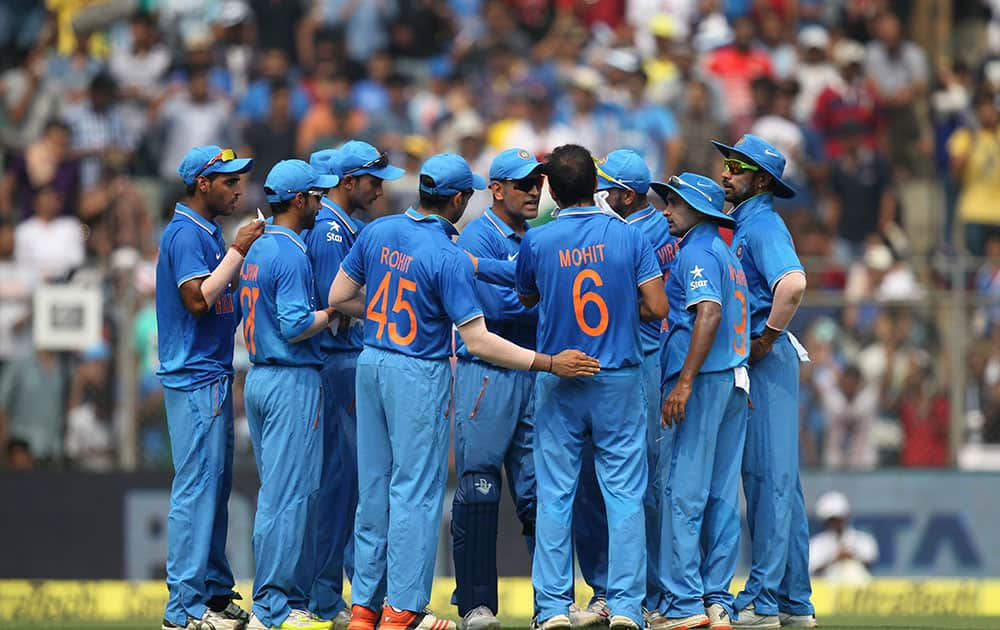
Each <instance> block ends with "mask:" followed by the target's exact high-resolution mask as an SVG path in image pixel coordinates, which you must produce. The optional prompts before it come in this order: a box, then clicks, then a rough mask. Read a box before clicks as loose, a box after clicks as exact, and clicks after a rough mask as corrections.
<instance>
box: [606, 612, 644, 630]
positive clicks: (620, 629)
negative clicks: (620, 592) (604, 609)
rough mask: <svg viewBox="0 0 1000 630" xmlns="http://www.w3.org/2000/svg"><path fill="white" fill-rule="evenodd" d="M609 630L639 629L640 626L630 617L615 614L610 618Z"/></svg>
mask: <svg viewBox="0 0 1000 630" xmlns="http://www.w3.org/2000/svg"><path fill="white" fill-rule="evenodd" d="M611 630H640V628H639V624H637V623H636V622H635V621H633V620H632V618H631V617H626V616H625V615H615V616H614V617H612V618H611Z"/></svg>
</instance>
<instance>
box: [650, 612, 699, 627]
mask: <svg viewBox="0 0 1000 630" xmlns="http://www.w3.org/2000/svg"><path fill="white" fill-rule="evenodd" d="M708 624H709V621H708V617H707V616H705V615H690V616H688V617H664V616H660V618H659V619H658V620H656V623H655V624H650V626H649V627H650V628H653V629H654V630H691V629H692V628H704V627H705V626H707V625H708Z"/></svg>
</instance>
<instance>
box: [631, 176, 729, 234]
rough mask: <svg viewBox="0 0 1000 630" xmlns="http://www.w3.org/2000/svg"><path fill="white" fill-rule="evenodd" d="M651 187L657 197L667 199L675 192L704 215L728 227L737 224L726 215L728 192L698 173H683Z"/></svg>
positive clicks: (651, 184)
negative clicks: (668, 195) (668, 194)
mask: <svg viewBox="0 0 1000 630" xmlns="http://www.w3.org/2000/svg"><path fill="white" fill-rule="evenodd" d="M649 185H650V187H652V189H653V190H654V191H655V192H656V194H657V195H659V196H661V197H663V199H664V200H666V198H667V192H668V191H671V190H672V191H674V192H675V193H677V194H678V195H679V196H680V198H681V199H683V200H684V201H685V202H686V203H687V204H688V205H689V206H691V207H692V208H694V209H695V210H697V211H698V212H700V213H702V214H706V215H708V216H710V217H713V218H715V219H718V220H719V221H720V222H722V223H723V224H724V225H725V226H727V227H733V226H735V225H736V222H735V221H734V220H733V218H732V217H731V216H729V215H728V214H726V213H725V211H724V210H723V208H724V207H725V205H726V191H724V190H723V189H722V186H720V185H719V184H718V183H716V181H715V180H714V179H712V178H711V177H705V176H704V175H698V174H697V173H681V174H680V175H674V176H673V177H671V178H670V179H668V180H667V183H665V184H664V183H663V182H650V183H649Z"/></svg>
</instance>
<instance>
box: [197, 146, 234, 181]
mask: <svg viewBox="0 0 1000 630" xmlns="http://www.w3.org/2000/svg"><path fill="white" fill-rule="evenodd" d="M235 159H236V151H234V150H233V149H223V150H221V151H219V152H218V153H217V154H216V155H215V157H213V158H212V159H211V160H209V161H207V162H205V164H204V165H203V166H202V167H201V168H200V169H198V173H197V174H196V175H195V177H199V176H200V175H201V174H202V173H204V172H205V170H206V169H208V167H209V166H211V165H213V164H215V163H216V162H232V161H233V160H235Z"/></svg>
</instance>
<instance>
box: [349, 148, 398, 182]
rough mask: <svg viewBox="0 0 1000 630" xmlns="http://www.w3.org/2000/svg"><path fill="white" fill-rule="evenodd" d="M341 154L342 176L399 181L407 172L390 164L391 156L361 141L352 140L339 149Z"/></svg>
mask: <svg viewBox="0 0 1000 630" xmlns="http://www.w3.org/2000/svg"><path fill="white" fill-rule="evenodd" d="M337 150H338V151H339V152H340V176H341V177H346V176H348V175H353V176H354V177H357V176H359V175H372V176H374V177H378V178H379V179H387V180H392V179H399V178H400V177H402V176H403V174H404V173H406V171H404V170H403V169H401V168H399V167H398V166H391V165H390V164H389V156H388V155H386V154H385V153H380V152H379V150H378V149H376V148H375V147H373V146H372V145H370V144H368V143H367V142H362V141H360V140H350V141H348V142H345V143H344V144H342V145H341V146H340V148H339V149H337Z"/></svg>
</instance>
